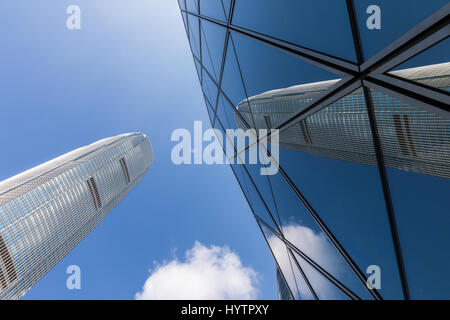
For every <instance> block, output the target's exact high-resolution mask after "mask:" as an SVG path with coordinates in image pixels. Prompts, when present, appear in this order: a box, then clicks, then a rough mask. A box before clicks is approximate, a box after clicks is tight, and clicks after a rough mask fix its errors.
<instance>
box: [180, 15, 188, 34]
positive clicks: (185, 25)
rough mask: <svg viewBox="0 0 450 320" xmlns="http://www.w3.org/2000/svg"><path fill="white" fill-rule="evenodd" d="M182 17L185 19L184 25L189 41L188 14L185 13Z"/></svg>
mask: <svg viewBox="0 0 450 320" xmlns="http://www.w3.org/2000/svg"><path fill="white" fill-rule="evenodd" d="M181 16H182V17H183V24H184V29H185V30H186V34H187V36H188V39H189V29H188V28H187V17H186V16H187V14H186V13H184V12H181Z"/></svg>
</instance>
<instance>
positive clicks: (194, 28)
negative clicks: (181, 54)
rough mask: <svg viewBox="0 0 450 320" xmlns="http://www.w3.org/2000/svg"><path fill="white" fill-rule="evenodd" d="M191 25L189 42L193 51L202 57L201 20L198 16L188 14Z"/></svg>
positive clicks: (198, 56)
mask: <svg viewBox="0 0 450 320" xmlns="http://www.w3.org/2000/svg"><path fill="white" fill-rule="evenodd" d="M187 19H188V25H189V42H190V44H191V49H192V53H193V54H194V55H195V56H196V57H197V58H198V59H200V37H199V31H200V28H199V21H198V18H197V17H195V16H193V15H190V14H189V15H188V16H187Z"/></svg>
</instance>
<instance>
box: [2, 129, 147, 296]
mask: <svg viewBox="0 0 450 320" xmlns="http://www.w3.org/2000/svg"><path fill="white" fill-rule="evenodd" d="M152 161H153V151H152V147H151V144H150V141H149V139H148V138H147V137H146V136H145V135H144V134H141V133H128V134H122V135H118V136H114V137H111V138H106V139H103V140H99V141H97V142H95V143H93V144H90V145H88V146H85V147H82V148H79V149H76V150H74V151H71V152H69V153H66V154H64V155H62V156H60V157H58V158H55V159H53V160H51V161H48V162H46V163H44V164H42V165H39V166H37V167H35V168H33V169H30V170H28V171H25V172H23V173H21V174H18V175H16V176H14V177H12V178H9V179H7V180H4V181H2V182H0V298H1V299H19V298H21V297H22V296H23V295H24V294H25V293H26V292H27V291H28V290H29V289H30V288H31V287H32V286H33V285H34V284H36V283H37V282H38V281H39V280H40V279H41V278H42V277H43V276H45V274H47V273H48V272H49V271H50V270H51V269H52V268H53V267H54V266H55V265H56V264H57V263H58V262H59V261H60V260H61V259H62V258H63V257H64V256H65V255H66V254H67V253H69V252H70V250H72V249H73V248H74V247H75V246H76V245H77V244H78V243H79V242H80V241H81V240H82V239H83V238H84V237H86V236H87V235H88V234H89V233H90V232H91V231H92V230H93V229H94V228H95V227H96V226H97V225H98V224H99V223H100V222H101V221H102V220H103V218H104V217H105V215H106V214H107V213H108V212H110V211H111V210H112V209H113V208H114V207H115V206H116V205H117V204H118V203H119V202H120V201H121V200H122V199H123V198H124V197H125V196H126V195H127V194H128V192H129V191H130V190H131V189H132V188H133V187H134V186H136V184H137V183H139V181H140V180H141V179H142V177H143V176H144V175H145V173H146V172H147V170H148V168H149V166H150V164H151V162H152Z"/></svg>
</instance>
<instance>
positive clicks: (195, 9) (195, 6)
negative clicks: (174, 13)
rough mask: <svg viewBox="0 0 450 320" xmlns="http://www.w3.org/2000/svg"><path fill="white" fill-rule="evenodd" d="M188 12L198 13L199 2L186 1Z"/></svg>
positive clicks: (194, 0) (193, 0) (196, 0)
mask: <svg viewBox="0 0 450 320" xmlns="http://www.w3.org/2000/svg"><path fill="white" fill-rule="evenodd" d="M186 10H187V11H191V12H194V13H198V0H186Z"/></svg>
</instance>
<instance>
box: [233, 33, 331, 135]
mask: <svg viewBox="0 0 450 320" xmlns="http://www.w3.org/2000/svg"><path fill="white" fill-rule="evenodd" d="M232 40H233V43H234V46H235V48H236V54H237V58H238V62H239V65H240V67H241V70H242V77H243V79H244V85H245V89H246V92H247V94H248V98H249V102H250V106H251V112H252V115H253V119H254V122H255V128H256V129H261V128H264V129H265V128H267V126H268V125H267V120H266V119H267V117H268V118H269V119H270V125H271V126H272V127H276V126H278V125H279V124H281V123H282V122H284V121H285V120H287V119H289V118H290V117H291V116H293V115H294V114H295V113H296V112H299V111H301V110H302V109H303V108H304V106H305V105H306V104H307V103H309V102H310V101H311V100H313V99H314V97H316V96H317V95H319V94H320V93H322V92H323V91H325V90H326V89H327V88H328V87H329V86H331V85H333V84H335V83H336V82H337V81H338V80H337V78H338V76H336V75H334V74H332V73H329V72H328V71H325V70H323V69H320V68H318V67H316V66H314V65H311V64H309V63H306V62H304V61H303V60H301V59H299V58H297V57H294V56H293V55H290V54H287V53H284V52H282V51H281V50H279V49H276V48H273V47H270V46H268V45H265V44H263V43H260V42H258V41H255V40H253V39H250V38H248V37H245V36H242V35H240V34H237V33H232ZM324 80H331V81H324ZM319 81H320V82H319ZM244 104H245V105H244V108H245V107H246V106H247V103H246V102H245V101H244ZM239 108H240V105H239V106H238V109H239ZM242 112H244V111H242Z"/></svg>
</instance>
